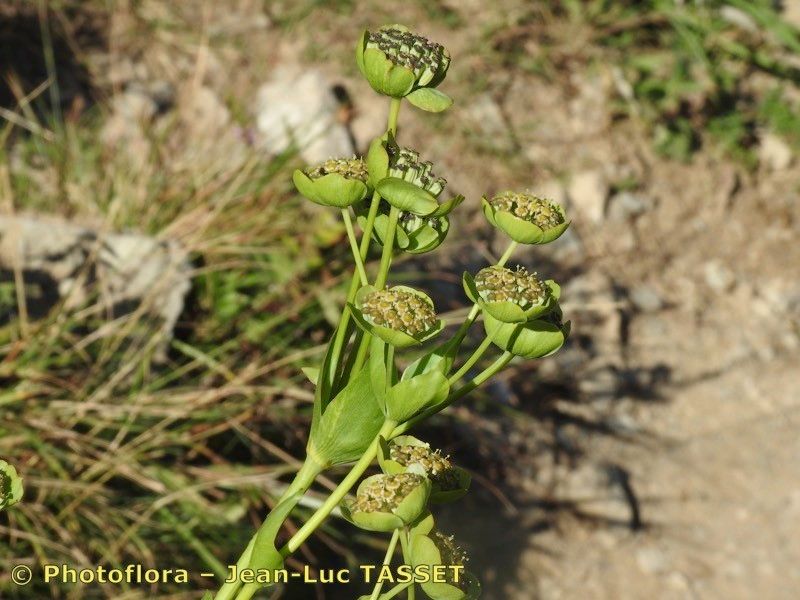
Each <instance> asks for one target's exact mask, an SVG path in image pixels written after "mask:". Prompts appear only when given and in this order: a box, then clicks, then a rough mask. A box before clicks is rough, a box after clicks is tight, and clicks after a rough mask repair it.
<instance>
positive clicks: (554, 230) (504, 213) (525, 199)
mask: <svg viewBox="0 0 800 600" xmlns="http://www.w3.org/2000/svg"><path fill="white" fill-rule="evenodd" d="M481 204H482V205H483V213H484V214H485V215H486V218H487V219H488V220H489V222H490V223H491V224H492V225H494V226H495V227H497V228H499V229H501V230H503V231H504V232H506V233H507V234H508V236H509V237H510V238H511V239H512V240H514V241H516V242H519V243H521V244H546V243H548V242H552V241H553V240H555V239H556V238H558V237H559V236H560V235H561V234H562V233H564V232H565V231H566V230H567V227H569V221H567V220H566V217H565V216H564V209H562V208H561V207H560V206H559V205H558V204H555V203H553V202H550V201H549V200H544V199H542V198H538V197H536V196H533V195H531V194H523V193H517V192H502V193H501V194H497V195H496V196H494V197H492V198H491V199H489V200H487V199H486V197H484V198H483V200H482V202H481Z"/></svg>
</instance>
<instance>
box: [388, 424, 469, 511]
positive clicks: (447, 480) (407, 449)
mask: <svg viewBox="0 0 800 600" xmlns="http://www.w3.org/2000/svg"><path fill="white" fill-rule="evenodd" d="M378 463H379V464H380V466H381V469H383V471H384V473H390V474H391V473H405V472H407V471H408V470H409V469H416V468H420V469H422V471H423V472H424V473H425V475H426V476H427V477H428V479H430V481H431V497H430V501H431V502H433V503H437V504H439V503H444V502H453V501H455V500H458V499H459V498H461V497H462V496H463V495H464V494H466V493H467V490H468V489H469V484H470V480H471V477H470V475H469V473H467V472H466V471H465V470H464V469H460V468H458V467H456V466H455V465H453V463H452V462H451V461H450V458H449V457H448V456H444V455H443V454H442V453H441V452H440V451H439V450H433V449H432V448H431V446H430V444H428V443H426V442H423V441H422V440H419V439H417V438H415V437H413V436H410V435H400V436H397V437H396V438H394V439H392V440H391V441H388V442H387V441H386V440H385V439H383V438H381V445H380V449H379V452H378Z"/></svg>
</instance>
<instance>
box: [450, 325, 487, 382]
mask: <svg viewBox="0 0 800 600" xmlns="http://www.w3.org/2000/svg"><path fill="white" fill-rule="evenodd" d="M493 337H494V336H492V335H487V336H486V338H485V339H484V340H483V341H482V342H481V344H480V346H478V347H477V348H476V349H475V352H473V353H472V355H471V356H470V357H469V358H468V359H467V361H466V362H465V363H464V364H463V365H462V366H461V368H460V369H459V370H458V371H456V372H455V373H454V374H453V375H452V376H451V377H450V378H449V379H448V380H447V383H449V384H450V385H451V386H452V385H453V384H454V383H455V382H456V381H458V380H459V379H461V378H462V377H463V376H464V375H466V374H467V373H468V372H469V370H470V369H471V368H472V367H473V366H474V365H475V363H476V362H478V361H479V360H480V358H481V356H483V355H484V354H485V353H486V351H487V350H488V349H489V346H491V345H492V338H493Z"/></svg>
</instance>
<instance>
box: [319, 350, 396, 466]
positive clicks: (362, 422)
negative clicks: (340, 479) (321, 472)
mask: <svg viewBox="0 0 800 600" xmlns="http://www.w3.org/2000/svg"><path fill="white" fill-rule="evenodd" d="M380 397H381V394H380V391H379V390H374V389H373V387H372V383H371V381H370V371H369V365H366V366H365V367H364V368H363V369H362V370H361V371H360V372H359V373H358V375H356V376H355V377H354V378H353V379H351V380H350V382H349V383H348V384H347V386H346V387H345V388H344V389H343V390H342V391H341V392H339V393H338V394H337V395H336V397H335V398H334V399H333V400H331V402H330V403H329V404H328V406H327V407H326V408H325V410H324V412H323V413H322V414H321V416H320V417H319V419H318V425H317V426H316V427H315V428H312V431H311V437H310V439H309V441H308V452H309V454H311V455H312V456H313V457H314V460H315V461H316V462H317V463H319V464H323V465H327V466H333V465H338V464H342V463H346V462H351V461H353V460H357V459H358V458H360V457H361V455H362V454H364V452H365V451H366V449H367V448H368V447H369V445H370V443H371V442H372V440H373V439H375V436H376V435H378V432H379V431H380V429H381V426H382V425H383V421H384V418H383V411H382V410H381V408H380V404H379V399H380Z"/></svg>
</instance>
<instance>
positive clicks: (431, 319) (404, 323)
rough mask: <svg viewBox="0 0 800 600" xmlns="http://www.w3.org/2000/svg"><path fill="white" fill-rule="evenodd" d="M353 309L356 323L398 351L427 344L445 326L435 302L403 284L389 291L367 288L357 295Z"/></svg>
mask: <svg viewBox="0 0 800 600" xmlns="http://www.w3.org/2000/svg"><path fill="white" fill-rule="evenodd" d="M353 309H354V310H353V314H354V317H355V319H356V322H357V323H358V324H359V325H360V326H361V327H362V328H363V329H364V330H365V331H366V332H367V333H371V334H373V335H375V336H377V337H379V338H380V339H382V340H383V341H384V342H386V343H387V344H391V345H393V346H397V347H398V348H405V347H408V346H414V345H416V344H421V343H422V342H426V341H428V340H429V339H431V338H432V337H433V336H435V335H437V334H438V333H439V332H440V331H441V330H442V328H443V327H444V325H443V323H442V322H441V321H440V320H439V319H438V318H437V317H436V312H435V310H434V307H433V301H432V300H431V299H430V298H429V297H428V296H427V295H426V294H424V293H422V292H420V291H418V290H415V289H414V288H410V287H406V286H402V285H399V286H395V287H393V288H389V289H385V290H377V289H375V288H374V287H372V286H365V287H363V288H361V289H360V290H359V291H358V293H357V294H356V303H355V306H354V307H353Z"/></svg>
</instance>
